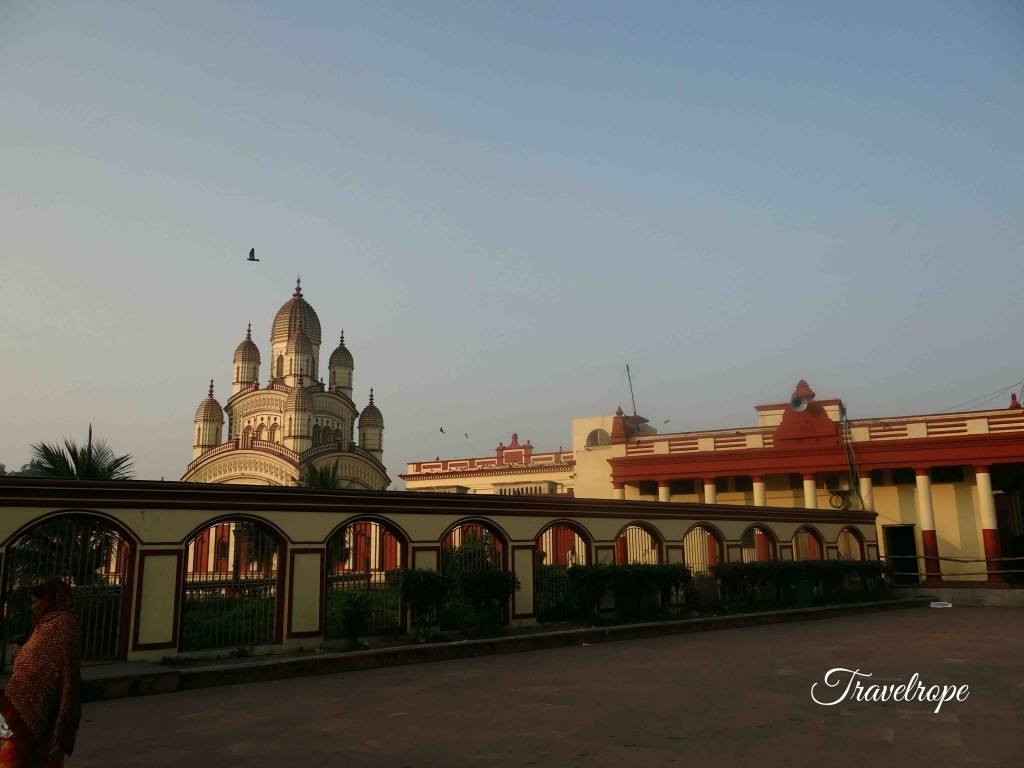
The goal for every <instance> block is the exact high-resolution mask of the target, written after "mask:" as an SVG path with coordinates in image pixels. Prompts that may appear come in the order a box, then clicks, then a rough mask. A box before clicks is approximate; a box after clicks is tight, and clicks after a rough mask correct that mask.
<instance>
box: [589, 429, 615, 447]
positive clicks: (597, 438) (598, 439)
mask: <svg viewBox="0 0 1024 768" xmlns="http://www.w3.org/2000/svg"><path fill="white" fill-rule="evenodd" d="M611 442H612V439H611V437H610V436H609V434H608V433H607V432H605V431H604V430H603V429H595V430H593V431H591V433H590V434H589V435H587V447H588V448H590V447H591V446H594V445H610V444H611Z"/></svg>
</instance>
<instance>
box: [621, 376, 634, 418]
mask: <svg viewBox="0 0 1024 768" xmlns="http://www.w3.org/2000/svg"><path fill="white" fill-rule="evenodd" d="M626 378H627V379H629V399H630V400H632V401H633V415H634V416H636V398H635V397H633V377H632V376H630V375H629V363H626ZM619 381H622V379H619Z"/></svg>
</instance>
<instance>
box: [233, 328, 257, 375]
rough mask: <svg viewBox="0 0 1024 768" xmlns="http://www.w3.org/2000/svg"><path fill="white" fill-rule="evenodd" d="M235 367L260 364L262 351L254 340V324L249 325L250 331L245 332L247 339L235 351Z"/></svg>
mask: <svg viewBox="0 0 1024 768" xmlns="http://www.w3.org/2000/svg"><path fill="white" fill-rule="evenodd" d="M234 364H235V365H242V366H248V365H256V366H258V365H259V364H260V349H259V347H257V346H256V344H255V342H253V340H252V324H251V323H250V324H249V328H248V330H247V331H246V332H245V339H243V340H242V343H241V344H239V345H238V347H237V348H236V349H235V360H234Z"/></svg>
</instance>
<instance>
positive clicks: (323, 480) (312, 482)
mask: <svg viewBox="0 0 1024 768" xmlns="http://www.w3.org/2000/svg"><path fill="white" fill-rule="evenodd" d="M299 484H300V485H302V486H304V487H306V488H326V489H329V490H336V489H338V488H345V487H347V486H348V483H346V482H343V481H342V479H341V470H340V469H339V467H338V462H334V463H333V464H324V465H321V466H319V467H316V466H314V465H312V464H308V465H306V466H305V467H303V468H302V473H301V475H300V477H299Z"/></svg>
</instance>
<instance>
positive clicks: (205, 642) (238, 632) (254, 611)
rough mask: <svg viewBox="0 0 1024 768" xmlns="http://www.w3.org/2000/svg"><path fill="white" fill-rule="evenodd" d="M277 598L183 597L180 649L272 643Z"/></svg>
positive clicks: (191, 649)
mask: <svg viewBox="0 0 1024 768" xmlns="http://www.w3.org/2000/svg"><path fill="white" fill-rule="evenodd" d="M276 608H277V598H276V597H252V596H246V595H239V596H237V597H224V596H216V597H203V598H186V599H185V601H184V605H183V606H182V620H181V642H180V648H181V650H183V651H194V650H199V649H202V648H223V647H226V646H249V645H263V644H265V643H272V642H274V637H275V632H276V629H275V623H274V613H275V611H276Z"/></svg>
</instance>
